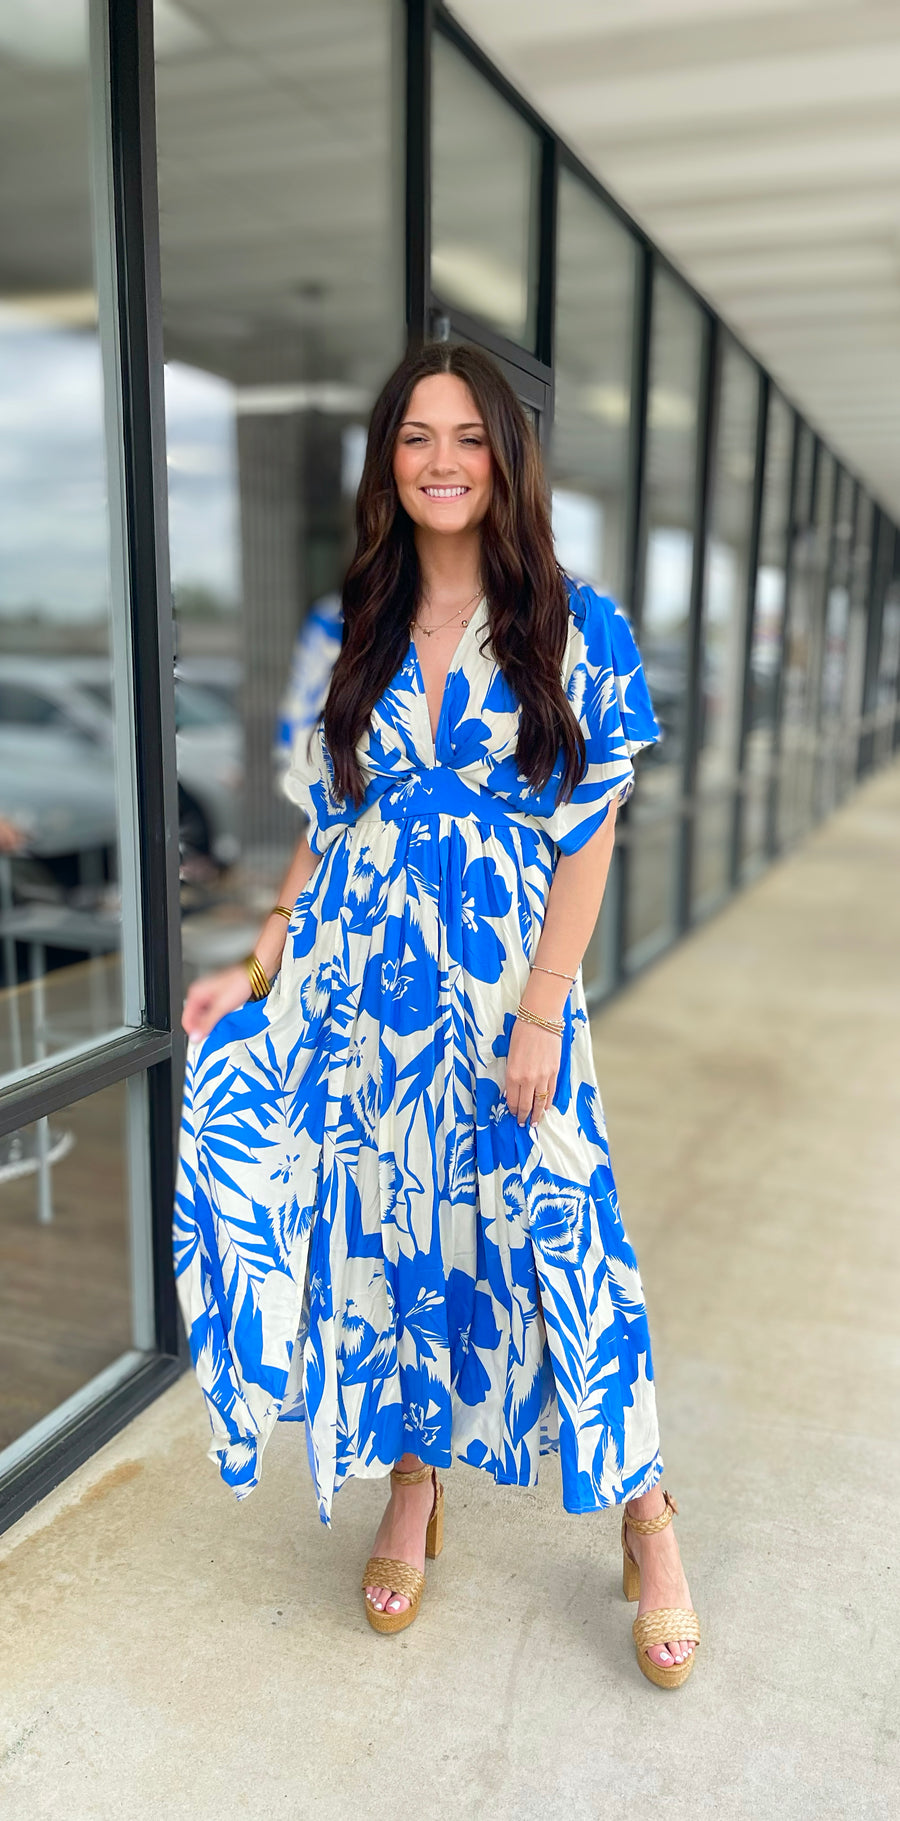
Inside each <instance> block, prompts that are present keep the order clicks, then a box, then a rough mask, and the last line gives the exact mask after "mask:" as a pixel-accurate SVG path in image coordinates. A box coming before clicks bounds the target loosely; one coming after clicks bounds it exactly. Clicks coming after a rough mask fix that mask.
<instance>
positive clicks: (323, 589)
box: [157, 0, 403, 973]
mask: <svg viewBox="0 0 900 1821" xmlns="http://www.w3.org/2000/svg"><path fill="white" fill-rule="evenodd" d="M400 13H401V9H395V7H394V5H392V4H391V3H390V0H370V3H369V4H367V5H366V6H365V7H363V8H357V9H356V10H355V11H354V16H353V17H354V26H353V31H352V32H351V33H349V34H348V30H347V17H346V14H345V12H344V11H343V10H342V9H341V8H339V7H338V8H335V7H332V6H328V5H326V4H325V0H315V3H310V4H307V5H306V6H303V7H301V8H293V9H292V8H286V9H282V10H281V11H280V12H279V11H273V10H272V9H271V8H270V9H268V10H267V12H266V15H265V29H264V33H263V37H264V47H263V48H261V40H260V34H259V31H258V24H257V22H256V21H255V20H253V19H250V17H249V16H246V17H245V16H244V15H243V14H242V13H241V12H240V10H239V9H238V10H235V9H234V8H232V9H229V10H228V11H227V12H226V13H224V14H217V15H216V17H215V19H213V14H212V12H210V11H209V9H207V11H206V12H203V13H198V14H197V16H196V21H195V29H194V27H192V33H191V36H190V40H189V41H188V39H187V38H185V36H184V35H183V34H182V35H180V36H179V35H177V34H173V33H172V32H171V31H169V30H163V31H162V32H161V33H160V35H159V39H158V43H157V115H158V138H159V176H160V208H161V236H162V268H163V270H162V276H163V315H164V339H165V352H166V415H167V436H168V460H169V497H170V545H171V560H172V576H173V586H174V593H175V602H176V610H177V616H178V649H179V663H178V681H177V701H176V710H177V722H178V773H179V791H180V808H181V855H182V880H183V885H182V897H183V907H184V911H185V913H186V914H185V919H184V926H183V942H184V952H185V959H186V963H187V968H188V972H189V973H195V972H197V971H198V970H200V969H203V968H205V967H208V966H210V965H213V964H215V963H217V962H220V961H221V962H225V961H230V960H234V959H237V958H239V957H240V955H241V954H243V953H245V952H246V948H247V942H248V939H250V938H252V936H253V934H255V931H256V928H257V927H258V922H259V917H260V913H261V911H262V910H263V909H264V907H265V904H266V902H271V893H272V889H273V888H274V887H275V886H277V883H278V880H279V877H280V875H281V873H282V871H283V868H284V864H285V860H286V857H287V854H288V852H289V850H290V849H291V848H292V847H293V845H294V844H295V842H296V840H297V838H298V836H299V833H300V828H301V826H302V824H301V820H300V817H299V814H298V811H297V810H296V808H295V806H294V805H293V804H291V803H289V802H288V801H287V799H286V798H285V797H284V794H283V792H282V790H281V776H282V774H283V772H284V770H285V769H286V765H287V759H288V754H289V751H290V746H291V742H292V738H293V735H294V734H295V732H296V730H297V728H298V727H299V726H300V725H301V724H304V723H306V724H308V722H309V721H311V720H312V719H313V718H314V717H315V715H316V713H317V712H318V709H319V707H320V706H321V703H322V701H323V700H324V696H325V692H326V690H327V686H328V681H329V679H330V675H331V667H332V665H333V662H334V659H335V657H336V656H337V652H338V649H339V644H340V622H339V607H340V603H339V598H338V595H337V589H338V587H339V584H340V581H341V579H342V576H343V572H344V569H345V567H346V563H347V561H348V558H349V554H350V548H351V539H352V529H353V511H354V501H355V496H356V489H357V486H358V483H359V477H360V472H361V468H362V459H363V453H364V449H365V440H366V425H367V422H368V416H369V411H370V409H371V405H372V402H373V399H374V397H375V395H376V392H377V391H378V389H379V388H380V385H381V383H382V381H383V380H384V378H385V377H386V376H387V373H388V372H389V370H390V368H391V366H392V365H393V364H394V362H395V361H396V360H397V359H398V358H399V356H400V354H401V353H402V339H403V300H402V283H403V243H402V193H401V192H400V191H399V188H398V184H397V178H396V173H397V169H398V162H399V157H400V151H401V140H400V137H399V136H400V135H401V134H402V130H403V127H402V122H403V108H402V93H403V72H402V68H398V67H397V65H396V63H395V55H394V53H395V49H396V45H397V43H398V42H400V41H401V40H400V38H399V36H398V31H399V27H400V24H401V17H400ZM276 71H277V80H275V79H274V72H276ZM398 202H399V204H400V207H399V208H398Z"/></svg>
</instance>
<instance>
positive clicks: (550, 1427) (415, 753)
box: [175, 582, 662, 1523]
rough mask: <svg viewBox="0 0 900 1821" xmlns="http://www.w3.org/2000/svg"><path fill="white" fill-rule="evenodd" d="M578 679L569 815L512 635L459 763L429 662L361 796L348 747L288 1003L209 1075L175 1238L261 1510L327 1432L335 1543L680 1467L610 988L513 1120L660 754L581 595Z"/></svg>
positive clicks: (575, 659)
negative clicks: (377, 1518) (625, 1152)
mask: <svg viewBox="0 0 900 1821" xmlns="http://www.w3.org/2000/svg"><path fill="white" fill-rule="evenodd" d="M568 588H569V608H570V625H569V634H568V642H567V648H566V653H565V658H564V664H563V670H562V678H563V683H564V686H565V688H566V691H567V693H568V697H569V700H570V702H571V704H572V707H573V710H574V712H575V714H576V716H577V718H578V719H579V721H580V724H581V727H582V730H583V732H584V736H585V741H586V744H587V755H588V769H587V772H586V774H585V777H584V779H583V781H582V782H581V783H580V784H579V785H578V786H577V787H576V789H575V792H574V795H573V797H572V798H571V799H570V801H569V802H567V803H563V804H561V805H559V806H557V805H556V802H555V798H556V794H557V789H558V785H559V777H560V775H561V769H562V759H561V758H560V760H559V762H558V768H557V772H556V773H555V774H554V776H553V777H552V778H551V779H550V781H549V783H548V784H547V786H546V787H545V788H544V789H543V790H542V791H540V792H539V793H538V792H535V791H534V790H533V789H532V787H531V786H530V785H529V784H528V783H527V781H526V780H524V779H523V778H522V776H521V775H520V774H519V772H518V770H517V767H516V760H515V748H516V739H517V732H518V715H519V710H518V704H517V701H516V699H515V697H514V695H513V693H512V691H511V689H510V687H509V685H508V683H507V682H506V680H505V678H504V677H503V675H502V673H501V672H500V669H499V667H498V666H497V664H496V662H495V661H494V659H493V656H492V653H491V647H490V642H489V635H488V615H487V607H486V603H485V602H482V603H481V604H480V606H479V607H478V608H477V609H476V611H475V612H474V613H473V615H472V617H471V618H470V620H469V623H468V626H467V627H466V629H465V631H464V632H463V633H462V636H461V639H460V642H459V644H458V646H457V649H456V652H455V654H454V657H453V660H452V663H451V668H450V672H449V675H448V677H447V682H446V686H445V689H444V695H443V701H442V705H441V710H440V718H439V722H438V727H437V736H436V738H434V739H433V738H432V731H431V723H430V719H429V713H428V705H427V701H426V696H425V688H424V683H423V678H422V673H421V669H420V666H419V661H418V655H417V652H416V648H415V645H414V643H413V642H410V645H409V649H408V651H407V654H406V657H405V659H404V662H403V664H402V665H401V667H400V669H399V670H398V671H397V673H396V675H395V676H394V678H393V680H392V681H391V683H390V684H389V686H388V687H387V689H386V690H385V691H384V693H383V695H382V696H381V697H380V699H379V701H378V703H377V705H376V707H375V709H374V711H373V714H372V716H371V720H370V725H369V728H368V730H367V732H366V734H365V736H364V738H363V740H362V741H361V743H360V745H359V748H358V752H359V757H360V760H361V762H362V764H363V767H364V775H365V777H366V779H367V781H368V783H367V789H366V794H365V799H364V801H363V803H362V805H361V807H360V808H359V810H356V809H354V807H353V805H352V804H349V803H348V804H346V805H345V804H344V802H343V801H342V800H341V799H339V798H336V797H335V796H334V794H333V791H332V788H331V785H332V771H331V764H330V757H329V754H328V751H327V748H326V746H325V744H324V740H323V738H322V732H321V724H319V726H318V727H317V728H316V730H315V732H314V738H313V741H312V742H311V743H310V744H311V746H312V751H311V755H308V753H307V750H306V748H307V744H308V742H307V739H306V737H305V736H301V737H300V738H298V740H297V742H296V745H295V749H294V757H293V763H292V766H291V769H290V771H289V773H288V775H287V780H286V788H287V791H288V794H289V796H291V797H292V798H293V799H294V800H295V801H296V802H297V803H299V804H301V805H302V807H303V809H304V810H305V811H306V813H307V815H308V817H309V829H308V835H309V841H310V845H311V847H312V849H313V851H314V852H315V853H317V854H319V855H320V856H321V858H320V860H319V862H318V864H317V866H316V870H315V872H314V874H313V876H312V878H311V880H310V882H309V884H308V885H307V886H306V887H305V889H304V890H303V891H302V892H301V894H300V896H299V898H298V900H297V903H296V905H295V907H294V911H293V915H292V918H291V922H290V925H289V928H288V934H287V941H286V945H285V950H284V957H283V961H282V965H281V970H280V973H279V974H278V977H277V979H276V981H275V983H274V985H273V988H272V991H271V993H270V994H269V996H268V998H267V999H265V1000H263V1001H260V1002H258V1003H248V1004H247V1005H245V1006H243V1007H242V1008H241V1009H240V1010H239V1011H236V1012H234V1013H232V1014H231V1015H229V1016H228V1017H226V1018H223V1019H222V1020H221V1021H220V1023H219V1024H217V1025H216V1026H215V1028H214V1029H213V1030H212V1031H211V1032H210V1034H209V1035H208V1036H207V1037H206V1038H205V1039H204V1040H202V1041H201V1042H199V1043H192V1044H191V1045H189V1049H188V1058H187V1072H186V1081H185V1096H184V1116H183V1124H182V1135H181V1148H180V1160H179V1170H178V1188H177V1205H176V1213H175V1260H176V1271H177V1282H178V1290H179V1298H180V1304H181V1308H182V1312H183V1315H184V1319H185V1323H186V1326H187V1331H188V1335H189V1338H190V1346H191V1353H192V1357H193V1361H194V1365H195V1368H196V1372H197V1375H198V1378H199V1381H200V1384H201V1387H202V1390H203V1393H204V1396H205V1400H206V1406H207V1411H208V1414H209V1419H210V1423H211V1426H212V1444H211V1447H210V1454H211V1456H212V1458H213V1459H214V1460H215V1461H216V1462H217V1463H218V1466H219V1469H220V1472H221V1475H222V1478H223V1480H224V1481H225V1482H226V1484H227V1485H229V1486H230V1487H232V1488H233V1489H234V1491H235V1493H236V1494H237V1495H238V1497H243V1496H245V1495H246V1494H247V1493H249V1492H250V1491H251V1490H252V1488H253V1487H254V1486H255V1485H256V1483H257V1481H258V1478H259V1473H260V1463H261V1458H262V1453H263V1449H264V1446H265V1443H266V1440H267V1438H268V1436H269V1435H270V1434H271V1432H272V1429H273V1427H274V1424H275V1422H276V1421H277V1420H278V1419H293V1420H295V1421H298V1422H301V1423H302V1424H303V1426H304V1429H305V1435H306V1443H307V1451H308V1458H309V1464H310V1469H311V1473H312V1479H313V1484H314V1487H315V1492H316V1497H317V1499H318V1505H319V1512H320V1516H321V1518H322V1520H323V1521H324V1522H325V1523H330V1521H331V1512H332V1501H333V1498H334V1494H335V1492H336V1491H337V1490H338V1488H339V1487H340V1486H341V1485H342V1484H343V1483H344V1481H345V1480H347V1479H348V1478H350V1477H354V1476H355V1477H374V1476H383V1475H385V1474H386V1473H387V1471H388V1469H389V1468H390V1466H391V1465H392V1463H393V1462H394V1461H395V1460H396V1459H397V1458H398V1456H399V1455H401V1454H402V1453H404V1452H405V1451H407V1450H408V1451H410V1452H412V1453H414V1454H417V1455H419V1456H420V1457H421V1458H422V1459H423V1460H424V1461H429V1462H433V1463H434V1464H435V1465H437V1466H438V1467H443V1468H446V1467H448V1466H449V1465H450V1463H451V1458H453V1457H455V1458H458V1459H461V1460H463V1461H467V1462H469V1463H470V1464H471V1465H473V1466H476V1467H484V1468H486V1469H487V1471H488V1472H489V1473H491V1474H492V1475H493V1476H494V1479H495V1480H497V1481H498V1482H501V1483H503V1484H516V1485H532V1484H534V1483H535V1482H536V1479H537V1472H538V1459H539V1455H540V1454H541V1453H545V1452H547V1451H549V1450H554V1451H558V1453H559V1458H560V1464H561V1473H562V1493H563V1503H564V1506H565V1509H566V1510H567V1511H572V1512H583V1511H593V1510H597V1509H599V1508H601V1507H603V1506H606V1505H609V1504H611V1503H616V1502H619V1501H621V1500H622V1499H624V1498H627V1497H630V1496H633V1495H635V1494H637V1493H638V1492H641V1491H645V1490H647V1489H648V1488H649V1487H650V1486H652V1485H653V1484H654V1483H655V1481H656V1480H657V1479H658V1478H659V1475H660V1473H661V1471H662V1463H661V1460H660V1456H659V1439H658V1431H657V1420H656V1404H655V1397H654V1387H653V1378H652V1366H651V1357H650V1344H649V1338H648V1333H647V1322H646V1316H645V1311H644V1302H643V1293H642V1289H641V1282H640V1278H639V1275H638V1269H637V1265H636V1262H635V1257H634V1253H633V1251H632V1248H631V1246H630V1244H629V1242H628V1239H627V1237H626V1234H625V1230H624V1228H623V1225H622V1220H621V1217H620V1214H619V1208H618V1203H617V1199H616V1190H615V1183H614V1180H613V1175H612V1172H611V1169H610V1161H609V1153H608V1149H607V1139H606V1130H605V1126H604V1119H603V1112H602V1108H601V1103H600V1095H599V1092H598V1087H597V1080H596V1076H595V1072H594V1063H593V1055H592V1050H591V1038H590V1029H589V1025H588V1016H587V1011H586V1009H585V1000H584V992H583V987H582V982H581V973H580V970H579V973H578V977H577V979H576V982H575V985H574V986H573V988H572V989H571V991H570V994H569V997H568V1000H567V1003H566V1008H565V1031H564V1035H563V1039H562V1053H561V1060H560V1068H559V1076H558V1082H557V1087H556V1093H555V1096H554V1099H553V1102H552V1105H550V1106H549V1107H548V1108H547V1110H546V1112H545V1114H544V1116H543V1118H542V1119H541V1121H540V1123H539V1124H538V1125H537V1126H535V1127H532V1126H531V1125H530V1124H525V1125H523V1126H520V1125H519V1124H518V1121H517V1119H516V1118H515V1116H514V1114H513V1113H511V1112H510V1110H509V1108H508V1107H507V1104H506V1101H505V1099H504V1097H503V1083H504V1077H505V1067H506V1057H507V1052H508V1048H509V1040H510V1034H511V1031H512V1028H513V1024H514V1020H515V1013H516V1007H517V1005H518V1003H519V1000H520V998H521V996H522V993H523V992H524V989H525V986H526V983H527V980H528V973H529V962H530V960H531V958H532V957H533V955H534V953H535V949H536V947H537V942H538V938H539V935H540V931H541V924H542V919H543V914H544V909H545V906H546V901H547V894H548V892H549V889H550V885H551V883H552V880H553V875H554V869H555V866H556V864H557V861H558V858H559V856H560V854H570V853H574V852H575V851H576V850H577V849H579V848H580V847H582V846H583V844H584V843H585V842H586V841H587V840H589V838H590V837H591V835H593V834H594V833H595V831H596V830H597V829H598V828H599V827H600V825H601V823H602V822H603V819H604V817H605V815H606V813H607V811H608V809H609V806H610V804H611V803H613V802H614V801H615V800H616V799H617V798H618V799H619V800H622V799H623V798H624V797H625V796H627V794H628V792H629V791H630V789H631V786H632V783H633V780H634V772H633V768H632V763H631V760H632V756H633V754H634V753H635V752H636V751H637V750H638V749H639V748H641V747H643V746H647V745H649V744H651V743H652V742H653V741H655V740H657V739H658V738H659V737H660V736H659V729H658V727H657V724H656V721H655V719H654V716H653V711H652V708H651V705H650V699H649V696H648V693H647V687H646V683H645V680H644V675H643V671H642V669H641V664H640V659H639V656H638V653H637V649H636V647H635V644H634V640H633V638H632V634H631V631H630V628H629V624H628V621H627V620H626V618H625V617H624V615H623V614H622V613H621V612H620V611H618V610H617V609H616V607H615V606H614V604H613V603H612V602H611V601H609V600H606V599H604V598H602V597H601V596H599V595H598V594H596V593H595V592H594V591H593V590H592V589H591V588H589V587H587V586H585V585H583V584H582V585H577V584H575V583H573V582H570V583H568Z"/></svg>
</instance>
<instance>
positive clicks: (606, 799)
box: [546, 584, 662, 854]
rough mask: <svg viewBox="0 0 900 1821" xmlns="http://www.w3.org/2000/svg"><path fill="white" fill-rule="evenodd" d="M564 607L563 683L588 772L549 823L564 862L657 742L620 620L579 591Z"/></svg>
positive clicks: (621, 797)
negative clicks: (568, 622)
mask: <svg viewBox="0 0 900 1821" xmlns="http://www.w3.org/2000/svg"><path fill="white" fill-rule="evenodd" d="M570 604H571V607H572V621H573V625H572V634H571V637H570V641H569V646H568V649H567V652H566V660H565V669H564V672H563V679H562V681H563V687H564V688H565V691H566V695H567V696H568V698H569V701H570V703H571V705H572V709H573V711H574V713H575V716H576V718H577V720H578V722H579V725H580V727H581V731H582V733H583V734H584V741H585V746H586V749H587V769H586V771H585V774H584V777H583V778H582V780H581V783H580V784H576V786H575V789H574V791H573V793H572V796H571V797H570V799H569V801H568V803H560V804H559V805H558V806H557V808H556V809H555V810H554V811H553V813H552V815H551V816H549V817H548V819H547V824H546V826H547V832H548V833H549V834H550V836H551V838H552V839H553V840H554V841H555V842H556V843H557V846H558V847H559V849H560V851H561V852H562V853H564V854H574V853H577V852H578V849H579V848H581V847H584V845H585V843H586V842H587V841H589V840H590V838H591V836H592V835H594V834H596V832H597V830H598V828H599V827H600V826H601V824H602V823H603V822H604V821H605V820H606V815H607V811H608V809H609V806H610V804H611V803H614V802H619V803H624V801H625V799H626V798H627V797H629V796H630V795H631V792H632V789H633V788H634V766H633V765H632V762H631V761H632V758H633V756H634V754H635V753H636V752H640V751H641V749H642V747H644V746H652V745H654V744H655V742H656V741H657V740H659V739H661V737H662V735H661V732H660V728H659V726H658V723H657V720H656V717H655V715H654V713H653V707H652V705H651V701H650V692H649V690H648V688H647V682H646V678H645V676H644V672H643V668H642V665H641V660H640V655H639V653H638V648H637V646H636V644H635V642H634V635H633V633H632V631H631V627H630V625H629V623H628V620H627V619H626V617H625V615H624V613H622V611H621V610H620V609H619V608H618V607H617V606H616V604H615V602H614V601H611V600H609V599H607V598H606V597H605V596H603V595H599V594H597V593H595V591H594V589H592V588H588V587H586V586H584V585H583V584H582V585H581V586H580V587H578V588H575V589H573V592H572V594H571V602H570Z"/></svg>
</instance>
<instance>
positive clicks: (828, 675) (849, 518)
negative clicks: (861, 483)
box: [817, 469, 856, 815]
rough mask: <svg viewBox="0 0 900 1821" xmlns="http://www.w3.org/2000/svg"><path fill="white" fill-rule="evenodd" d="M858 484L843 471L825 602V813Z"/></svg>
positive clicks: (821, 795) (833, 797) (834, 761)
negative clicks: (856, 485)
mask: <svg viewBox="0 0 900 1821" xmlns="http://www.w3.org/2000/svg"><path fill="white" fill-rule="evenodd" d="M855 508H856V487H855V484H854V482H853V481H852V479H851V477H850V475H849V474H847V473H846V471H845V470H843V469H842V470H841V471H840V473H839V474H838V478H837V491H836V495H835V515H834V529H833V537H832V559H831V574H830V577H829V585H828V591H827V597H826V602H825V624H824V636H823V647H822V673H821V684H820V693H819V726H820V729H821V741H820V753H819V766H818V795H817V809H818V813H819V814H820V815H827V814H828V811H829V810H830V809H833V807H834V805H835V803H836V801H837V797H838V791H839V788H840V776H841V733H842V727H841V720H842V712H843V703H844V679H845V671H846V664H847V635H848V631H849V626H850V574H851V568H852V559H853V535H854V527H855Z"/></svg>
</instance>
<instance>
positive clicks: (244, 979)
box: [181, 965, 250, 1043]
mask: <svg viewBox="0 0 900 1821" xmlns="http://www.w3.org/2000/svg"><path fill="white" fill-rule="evenodd" d="M249 997H250V977H249V975H248V973H247V969H246V968H245V967H243V966H240V965H238V966H236V967H223V968H221V969H220V970H219V972H218V973H216V974H204V975H203V978H202V979H201V980H195V981H194V984H193V986H192V987H191V988H190V990H189V992H188V996H187V998H186V1000H185V1002H184V1011H183V1012H182V1014H181V1022H182V1025H183V1027H184V1029H185V1030H186V1031H187V1034H188V1036H189V1038H190V1039H191V1042H192V1043H198V1042H199V1041H200V1039H201V1038H202V1037H208V1036H209V1033H210V1031H211V1030H212V1028H213V1025H214V1024H218V1022H219V1019H220V1018H225V1017H227V1015H228V1013H229V1012H236V1011H237V1009H238V1007H239V1006H241V1005H246V1003H247V1000H248V999H249Z"/></svg>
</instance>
